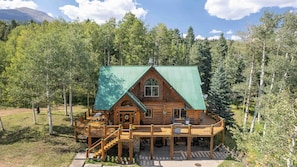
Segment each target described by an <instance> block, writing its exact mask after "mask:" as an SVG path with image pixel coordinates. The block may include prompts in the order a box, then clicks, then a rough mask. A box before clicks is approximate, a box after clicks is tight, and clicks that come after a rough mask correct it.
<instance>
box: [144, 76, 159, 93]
mask: <svg viewBox="0 0 297 167" xmlns="http://www.w3.org/2000/svg"><path fill="white" fill-rule="evenodd" d="M149 80H155V81H156V83H157V85H147V84H146V82H147V81H149ZM147 88H149V90H150V95H147V91H146V90H147ZM155 88H157V89H156V92H157V95H154V90H155ZM143 92H144V97H159V95H160V89H159V83H158V80H156V79H154V78H149V79H147V80H146V81H145V82H144V91H143Z"/></svg>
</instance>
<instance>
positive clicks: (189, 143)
mask: <svg viewBox="0 0 297 167" xmlns="http://www.w3.org/2000/svg"><path fill="white" fill-rule="evenodd" d="M191 143H192V125H191V124H189V125H188V137H187V159H188V160H189V159H191Z"/></svg>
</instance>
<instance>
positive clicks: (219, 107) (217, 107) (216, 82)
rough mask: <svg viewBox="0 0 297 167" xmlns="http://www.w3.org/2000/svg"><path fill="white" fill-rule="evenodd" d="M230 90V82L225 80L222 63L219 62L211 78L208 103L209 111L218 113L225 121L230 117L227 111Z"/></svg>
mask: <svg viewBox="0 0 297 167" xmlns="http://www.w3.org/2000/svg"><path fill="white" fill-rule="evenodd" d="M230 92H231V90H230V84H229V83H228V82H227V78H226V74H225V70H224V64H223V63H220V65H219V67H218V68H217V69H216V71H215V73H214V75H213V77H212V78H211V84H210V91H209V99H208V103H209V109H210V110H211V111H213V112H215V113H217V114H219V115H220V116H221V117H223V118H225V119H227V121H230V119H231V113H230V112H229V105H230Z"/></svg>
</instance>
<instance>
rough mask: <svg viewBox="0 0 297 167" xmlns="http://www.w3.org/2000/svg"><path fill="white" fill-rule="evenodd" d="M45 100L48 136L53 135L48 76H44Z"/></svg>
mask: <svg viewBox="0 0 297 167" xmlns="http://www.w3.org/2000/svg"><path fill="white" fill-rule="evenodd" d="M46 99H47V116H48V125H49V134H50V135H52V134H53V120H52V111H51V101H50V90H49V74H48V72H47V74H46Z"/></svg>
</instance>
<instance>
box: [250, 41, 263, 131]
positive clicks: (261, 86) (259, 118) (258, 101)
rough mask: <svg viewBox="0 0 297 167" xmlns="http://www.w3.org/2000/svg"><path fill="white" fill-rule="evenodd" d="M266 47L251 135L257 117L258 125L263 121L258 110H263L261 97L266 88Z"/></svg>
mask: <svg viewBox="0 0 297 167" xmlns="http://www.w3.org/2000/svg"><path fill="white" fill-rule="evenodd" d="M265 47H266V45H265V42H263V48H262V62H261V74H260V85H259V90H258V100H257V105H256V108H255V112H254V116H253V120H252V123H251V129H250V132H251V133H252V132H253V131H254V127H255V121H256V119H257V117H258V123H260V120H261V114H260V112H259V111H258V110H260V108H261V96H262V92H263V87H264V73H265V72H264V68H265Z"/></svg>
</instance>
